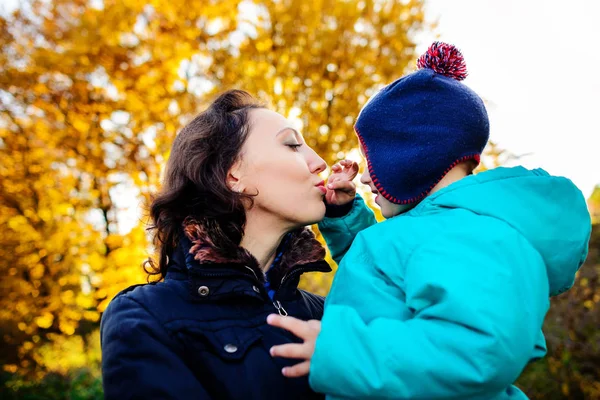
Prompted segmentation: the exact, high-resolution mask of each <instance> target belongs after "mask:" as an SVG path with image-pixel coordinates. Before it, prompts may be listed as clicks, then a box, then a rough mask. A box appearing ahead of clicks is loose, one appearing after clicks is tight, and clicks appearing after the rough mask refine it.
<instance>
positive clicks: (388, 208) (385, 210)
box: [360, 145, 414, 218]
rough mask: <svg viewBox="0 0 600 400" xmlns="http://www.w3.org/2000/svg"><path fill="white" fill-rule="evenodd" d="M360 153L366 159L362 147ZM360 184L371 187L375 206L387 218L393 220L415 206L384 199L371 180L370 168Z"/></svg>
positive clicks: (363, 175) (366, 170)
mask: <svg viewBox="0 0 600 400" xmlns="http://www.w3.org/2000/svg"><path fill="white" fill-rule="evenodd" d="M360 152H361V154H362V155H363V157H365V151H364V149H363V147H362V145H361V146H360ZM365 159H366V157H365ZM360 182H361V183H362V184H364V185H367V186H369V188H370V189H371V193H373V195H374V196H375V204H377V205H378V206H379V208H380V209H381V214H382V215H383V216H384V217H385V218H392V217H394V216H396V215H398V214H402V213H403V212H406V211H408V210H410V209H411V208H413V207H414V204H395V203H392V202H391V201H389V200H388V199H386V198H385V197H383V196H382V195H381V194H380V193H379V190H377V188H376V187H375V184H374V183H373V180H372V179H371V175H370V174H369V168H367V167H365V171H364V172H363V174H362V175H361V176H360Z"/></svg>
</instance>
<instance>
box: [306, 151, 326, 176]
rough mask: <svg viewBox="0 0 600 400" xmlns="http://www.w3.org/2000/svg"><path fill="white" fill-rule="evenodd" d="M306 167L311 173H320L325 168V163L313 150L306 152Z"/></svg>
mask: <svg viewBox="0 0 600 400" xmlns="http://www.w3.org/2000/svg"><path fill="white" fill-rule="evenodd" d="M307 162H308V167H309V168H310V172H312V173H313V174H320V173H321V172H323V171H325V169H326V168H327V163H326V162H325V160H323V159H322V158H321V157H319V155H318V154H317V153H316V152H315V151H314V150H313V149H310V153H309V154H308V160H307Z"/></svg>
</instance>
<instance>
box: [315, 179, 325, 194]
mask: <svg viewBox="0 0 600 400" xmlns="http://www.w3.org/2000/svg"><path fill="white" fill-rule="evenodd" d="M315 187H316V188H317V189H319V190H320V191H321V194H326V193H327V189H326V188H325V181H321V182H319V183H317V184H316V185H315Z"/></svg>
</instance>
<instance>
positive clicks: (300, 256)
mask: <svg viewBox="0 0 600 400" xmlns="http://www.w3.org/2000/svg"><path fill="white" fill-rule="evenodd" d="M184 233H185V235H186V236H187V238H188V239H189V240H190V241H191V242H192V247H191V248H190V254H193V255H194V259H195V260H197V261H198V262H199V263H200V264H209V263H210V264H234V265H237V266H241V267H242V268H244V267H246V266H247V267H249V268H251V269H252V271H254V273H255V274H256V276H257V277H258V279H259V280H261V281H264V273H263V271H262V270H261V268H260V265H259V264H258V261H257V260H256V258H254V256H253V255H252V254H250V252H248V250H246V249H244V248H243V247H241V246H239V245H235V244H233V242H230V243H229V244H226V245H221V246H217V245H216V244H215V243H214V241H213V240H212V238H211V235H210V229H208V227H207V226H206V224H202V223H199V222H197V221H187V222H185V223H184ZM324 258H325V249H324V248H323V246H322V245H321V243H320V242H319V241H318V240H317V239H316V238H315V235H314V233H313V232H312V231H311V230H310V229H309V228H301V229H298V230H296V231H293V232H292V233H291V236H290V238H289V241H288V243H287V246H286V249H285V251H284V253H283V257H282V258H281V262H280V263H279V264H278V265H276V266H275V267H274V269H273V270H272V271H271V272H270V277H271V283H272V284H275V285H279V283H280V282H281V279H283V277H284V276H285V275H286V274H287V273H288V272H289V271H291V270H292V269H294V267H298V266H301V265H306V264H310V263H314V262H318V261H324Z"/></svg>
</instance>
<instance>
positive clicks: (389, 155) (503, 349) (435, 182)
mask: <svg viewBox="0 0 600 400" xmlns="http://www.w3.org/2000/svg"><path fill="white" fill-rule="evenodd" d="M418 65H419V67H420V69H419V70H418V71H416V72H414V73H412V74H409V75H407V76H405V77H403V78H401V79H399V80H397V81H395V82H394V83H392V84H390V85H388V86H387V87H385V88H384V89H383V90H381V91H380V92H379V93H378V94H376V95H375V96H374V97H373V98H371V99H370V101H369V102H368V103H367V104H366V105H365V107H364V108H363V110H362V111H361V113H360V115H359V116H358V119H357V122H356V126H355V130H356V134H357V136H358V138H359V141H360V143H361V147H362V151H363V153H364V155H365V157H366V159H367V164H368V170H367V171H366V172H365V174H363V176H362V177H361V181H362V182H363V183H365V184H367V185H369V186H370V188H371V190H372V192H373V193H375V194H376V195H377V198H376V200H375V201H376V203H377V204H379V206H380V207H381V210H382V213H383V215H384V216H385V217H386V218H388V220H387V221H384V222H382V223H379V224H375V225H373V226H370V227H369V228H367V229H365V230H363V231H362V232H360V233H358V234H357V235H356V237H355V238H354V240H353V241H352V245H351V246H350V248H349V250H348V251H347V253H346V254H345V256H344V257H343V259H342V261H341V264H340V266H339V270H338V273H337V275H336V277H335V280H334V283H333V286H332V289H331V292H330V294H329V297H328V299H327V303H326V307H325V315H324V317H323V320H322V325H319V324H318V323H316V322H315V321H310V322H302V321H298V320H294V319H291V318H287V319H282V318H277V317H274V316H270V317H269V322H270V323H271V324H272V325H276V326H280V327H283V328H285V329H288V330H290V331H292V332H294V333H295V334H296V335H298V336H300V337H301V338H303V339H304V343H303V344H291V345H284V346H278V347H274V348H273V349H272V354H273V355H274V356H284V357H292V358H299V359H303V360H305V361H304V362H303V363H301V364H298V365H296V366H294V367H291V369H287V370H286V371H284V374H285V375H287V376H297V375H301V374H302V373H305V372H308V370H310V375H309V379H310V384H311V386H312V387H313V389H314V390H316V391H318V392H322V393H325V394H327V395H329V396H330V398H359V399H368V398H378V399H383V398H386V399H387V398H394V399H526V398H527V397H526V396H525V395H524V394H523V393H522V392H521V391H520V390H519V389H517V388H516V387H514V386H512V383H513V382H514V381H515V380H516V379H517V378H518V377H519V375H520V374H521V372H522V371H523V369H524V368H525V366H526V365H527V364H528V363H529V362H530V361H532V360H535V359H538V358H540V357H543V356H544V354H545V352H546V347H545V340H544V336H543V334H542V330H541V328H542V324H543V321H544V317H545V315H546V312H547V310H548V307H549V297H550V296H553V295H557V294H559V293H562V292H564V291H565V290H567V289H568V288H569V287H570V286H571V285H572V284H573V280H574V277H575V273H576V271H577V270H578V268H579V267H580V266H581V265H582V263H583V261H584V260H585V257H586V255H587V247H588V240H589V236H590V231H591V223H590V217H589V214H588V211H587V208H586V203H585V199H584V197H583V196H582V194H581V192H580V191H579V190H578V189H577V188H576V187H575V186H574V185H573V183H571V181H569V180H568V179H565V178H559V177H553V176H550V175H548V174H547V173H546V172H545V171H543V170H539V169H538V170H533V171H529V170H526V169H525V168H523V167H516V168H497V169H494V170H490V171H487V172H483V173H480V174H477V175H472V174H471V173H472V170H473V169H474V167H475V166H476V165H477V164H478V163H479V157H480V155H481V152H482V151H483V149H484V147H485V145H486V143H487V141H488V135H489V123H488V117H487V113H486V110H485V107H484V104H483V101H482V100H481V99H480V98H479V96H477V94H475V93H474V92H473V91H472V90H471V89H469V88H468V87H467V86H465V85H464V84H462V83H461V82H460V80H462V79H464V77H465V76H466V68H465V64H464V61H463V59H462V55H461V54H460V52H459V51H458V50H457V49H456V48H454V47H453V46H450V45H447V44H444V43H434V44H433V45H432V46H431V47H430V48H429V50H428V51H427V53H426V54H424V55H423V56H422V57H421V58H420V59H419V62H418ZM338 180H341V179H340V178H339V177H338ZM353 207H354V208H356V204H355V205H354V206H353ZM353 213H354V214H353ZM356 213H357V211H356V210H354V209H353V210H352V211H350V214H348V215H347V216H345V217H339V218H329V219H326V220H325V221H324V222H323V223H322V224H321V231H322V233H323V235H324V236H325V237H326V238H328V240H327V242H328V244H329V245H330V248H331V250H332V253H334V254H338V255H341V254H342V253H343V251H344V248H347V247H348V242H349V241H351V240H352V238H351V237H346V238H345V239H344V237H343V236H341V235H340V234H339V232H342V231H344V230H346V231H351V230H352V223H351V222H350V223H349V222H348V220H347V218H348V216H354V218H356ZM331 232H334V234H335V237H336V240H339V243H336V240H331V235H330V233H331ZM328 235H329V236H328ZM350 236H351V235H350ZM340 250H341V251H340ZM319 330H320V333H319ZM317 334H318V337H317ZM315 341H316V344H315Z"/></svg>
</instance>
